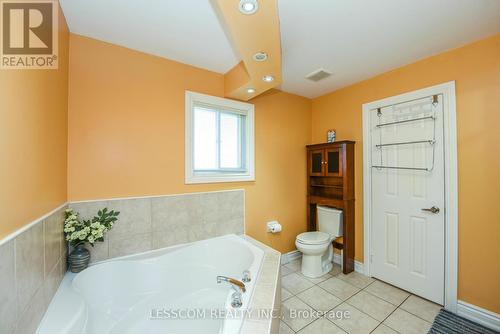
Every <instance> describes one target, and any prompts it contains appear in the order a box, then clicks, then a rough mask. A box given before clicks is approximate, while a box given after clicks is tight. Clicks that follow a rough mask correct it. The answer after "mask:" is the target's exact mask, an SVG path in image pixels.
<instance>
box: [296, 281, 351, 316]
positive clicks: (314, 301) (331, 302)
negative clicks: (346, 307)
mask: <svg viewBox="0 0 500 334" xmlns="http://www.w3.org/2000/svg"><path fill="white" fill-rule="evenodd" d="M297 297H299V298H300V299H301V300H302V301H304V302H305V303H306V304H307V305H309V306H311V307H312V308H313V309H315V310H317V311H323V312H326V311H329V310H331V309H333V308H334V307H335V306H337V305H339V304H341V303H342V300H340V299H339V298H337V297H335V296H334V295H332V294H331V293H329V292H327V291H325V290H323V289H322V288H320V287H318V286H313V287H312V288H310V289H307V290H305V291H302V292H301V293H299V294H298V295H297Z"/></svg>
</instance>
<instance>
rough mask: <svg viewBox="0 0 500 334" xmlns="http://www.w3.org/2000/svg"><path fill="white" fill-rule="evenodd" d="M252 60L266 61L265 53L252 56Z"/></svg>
mask: <svg viewBox="0 0 500 334" xmlns="http://www.w3.org/2000/svg"><path fill="white" fill-rule="evenodd" d="M253 60H255V61H265V60H267V53H265V52H257V53H256V54H254V55H253Z"/></svg>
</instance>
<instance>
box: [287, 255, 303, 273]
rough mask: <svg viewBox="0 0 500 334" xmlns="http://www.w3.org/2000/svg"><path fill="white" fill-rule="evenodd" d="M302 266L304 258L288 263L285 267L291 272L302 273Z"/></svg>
mask: <svg viewBox="0 0 500 334" xmlns="http://www.w3.org/2000/svg"><path fill="white" fill-rule="evenodd" d="M301 264H302V258H300V259H298V260H293V261H290V262H288V263H287V264H285V267H287V268H288V269H290V270H291V271H300V267H301Z"/></svg>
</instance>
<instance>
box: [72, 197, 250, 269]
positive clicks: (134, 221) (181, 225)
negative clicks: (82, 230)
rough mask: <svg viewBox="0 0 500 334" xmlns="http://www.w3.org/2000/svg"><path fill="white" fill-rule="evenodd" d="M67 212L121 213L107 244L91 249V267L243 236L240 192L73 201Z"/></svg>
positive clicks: (109, 233) (107, 239)
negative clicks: (182, 245) (129, 256)
mask: <svg viewBox="0 0 500 334" xmlns="http://www.w3.org/2000/svg"><path fill="white" fill-rule="evenodd" d="M70 207H71V208H73V209H74V210H75V211H77V212H78V213H80V216H81V217H82V218H84V219H89V218H92V217H93V216H94V215H95V214H96V213H97V211H98V210H100V209H103V208H105V207H107V208H109V209H110V210H117V211H120V215H119V216H118V221H117V222H116V224H115V225H114V226H113V229H112V230H111V231H109V232H108V234H107V236H106V240H105V241H104V242H102V243H98V244H96V245H95V247H93V248H92V247H89V250H90V252H91V262H99V261H103V260H107V259H110V258H114V257H119V256H125V255H131V254H135V253H140V252H146V251H149V250H153V249H158V248H164V247H168V246H174V245H178V244H183V243H188V242H193V241H198V240H203V239H208V238H213V237H216V236H221V235H224V234H231V233H234V234H243V233H244V216H245V215H244V213H245V209H244V208H245V192H244V190H228V191H218V192H204V193H193V194H181V195H168V196H155V197H143V198H130V199H127V198H126V199H112V200H99V201H85V202H74V203H71V204H70Z"/></svg>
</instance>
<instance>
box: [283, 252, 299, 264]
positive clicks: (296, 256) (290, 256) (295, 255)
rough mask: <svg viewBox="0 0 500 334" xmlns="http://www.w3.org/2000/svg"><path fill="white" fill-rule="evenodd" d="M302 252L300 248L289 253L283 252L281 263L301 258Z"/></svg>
mask: <svg viewBox="0 0 500 334" xmlns="http://www.w3.org/2000/svg"><path fill="white" fill-rule="evenodd" d="M301 257H302V254H301V253H300V252H299V251H298V250H293V251H291V252H288V253H284V254H281V264H287V263H290V262H292V261H293V260H297V259H300V258H301Z"/></svg>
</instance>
